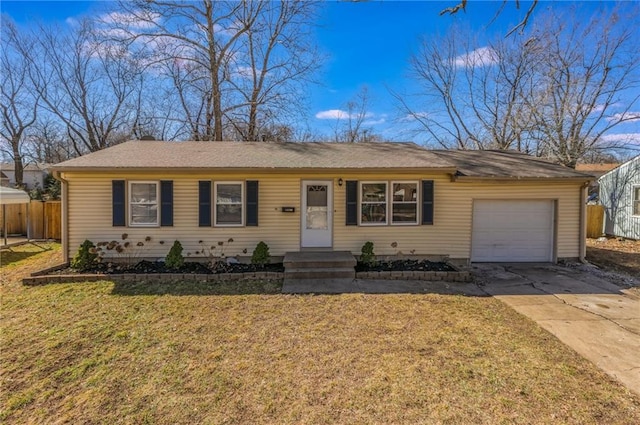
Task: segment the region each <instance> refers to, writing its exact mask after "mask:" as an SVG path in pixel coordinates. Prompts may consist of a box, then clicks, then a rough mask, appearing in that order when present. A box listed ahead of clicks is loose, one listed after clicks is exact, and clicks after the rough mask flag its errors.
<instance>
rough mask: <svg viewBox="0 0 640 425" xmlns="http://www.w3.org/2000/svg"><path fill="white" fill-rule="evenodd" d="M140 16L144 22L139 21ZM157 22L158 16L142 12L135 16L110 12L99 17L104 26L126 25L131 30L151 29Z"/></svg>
mask: <svg viewBox="0 0 640 425" xmlns="http://www.w3.org/2000/svg"><path fill="white" fill-rule="evenodd" d="M140 15H142V17H143V18H144V20H140V18H139V16H140ZM159 20H160V15H159V14H157V13H153V12H144V11H138V13H137V14H132V13H122V12H111V13H107V14H106V15H102V16H101V17H100V21H101V22H102V23H105V24H126V25H129V26H130V27H131V28H138V29H145V28H152V27H153V26H154V25H155V24H156V23H157V22H158V21H159Z"/></svg>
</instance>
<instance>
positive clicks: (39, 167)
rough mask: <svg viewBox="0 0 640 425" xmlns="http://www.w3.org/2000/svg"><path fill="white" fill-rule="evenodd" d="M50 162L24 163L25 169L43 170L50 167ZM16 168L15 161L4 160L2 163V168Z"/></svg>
mask: <svg viewBox="0 0 640 425" xmlns="http://www.w3.org/2000/svg"><path fill="white" fill-rule="evenodd" d="M49 167H50V166H49V164H43V163H36V164H34V163H29V164H25V165H24V171H43V170H48V169H49ZM15 168H16V164H15V162H3V163H1V164H0V170H5V171H14V170H15Z"/></svg>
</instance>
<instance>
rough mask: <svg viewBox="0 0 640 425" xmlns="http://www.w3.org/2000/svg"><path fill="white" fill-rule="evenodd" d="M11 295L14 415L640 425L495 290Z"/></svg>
mask: <svg viewBox="0 0 640 425" xmlns="http://www.w3.org/2000/svg"><path fill="white" fill-rule="evenodd" d="M42 255H50V254H42ZM32 260H37V258H36V257H31V258H29V259H27V260H24V261H27V262H28V261H32ZM23 266H24V264H23ZM185 288H186V286H185ZM254 289H255V288H254ZM2 292H3V293H2V308H1V316H0V321H1V323H3V331H2V347H3V349H2V352H1V356H2V359H1V360H2V362H1V364H2V370H1V379H2V388H3V391H2V396H1V397H2V419H3V420H4V421H5V422H6V423H10V424H11V423H21V424H22V423H38V424H41V423H109V424H112V423H127V424H129V423H154V424H192V423H212V424H213V423H216V424H245V423H252V424H274V423H295V424H299V423H305V424H325V423H363V424H366V423H372V424H373V423H394V424H400V423H408V424H409V423H410V424H420V423H452V424H454V423H455V424H457V423H490V424H495V423H526V424H531V423H581V424H582V423H607V424H616V423H618V424H628V423H639V422H640V399H639V398H638V397H637V396H634V395H633V394H631V393H630V392H629V391H627V390H625V389H624V388H623V387H622V386H620V385H619V384H617V383H616V382H613V381H612V380H611V379H609V378H608V377H607V376H606V375H604V373H602V372H600V371H599V370H597V369H596V368H595V366H593V365H591V364H590V363H588V362H587V361H585V360H583V359H581V358H579V356H577V355H576V354H575V353H574V352H573V351H571V350H569V349H568V348H566V347H565V346H564V345H562V344H561V343H559V342H558V341H557V340H556V339H555V338H554V337H552V336H551V335H549V334H548V333H547V332H545V331H543V330H541V329H540V328H538V327H537V326H536V325H535V324H534V323H533V322H531V321H529V320H527V319H525V318H523V317H522V316H520V315H518V314H517V313H515V312H514V311H513V310H511V309H509V308H508V307H506V306H504V305H503V304H502V303H500V302H498V301H496V300H494V299H492V298H472V297H463V296H445V295H360V294H352V295H338V296H290V295H261V294H250V295H193V294H192V292H193V291H187V290H186V289H185V292H184V295H181V293H182V292H181V291H179V290H177V289H176V288H165V290H163V289H162V288H161V287H159V286H156V287H155V289H153V290H149V289H145V287H144V286H142V285H139V284H137V285H135V286H131V287H129V288H128V290H125V288H123V287H122V286H120V287H118V286H116V285H114V284H113V283H112V282H98V283H86V284H55V285H48V286H42V287H23V286H21V285H20V284H19V283H17V282H16V281H12V282H8V283H5V285H3V287H2ZM253 292H255V290H254V291H253Z"/></svg>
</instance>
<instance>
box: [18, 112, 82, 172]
mask: <svg viewBox="0 0 640 425" xmlns="http://www.w3.org/2000/svg"><path fill="white" fill-rule="evenodd" d="M25 150H26V153H27V155H28V156H29V158H31V159H32V160H33V161H35V162H44V163H48V164H56V163H58V162H62V161H66V160H67V159H71V158H73V157H74V156H76V155H77V153H76V152H75V150H74V148H73V145H72V144H71V142H70V141H69V139H68V138H67V137H66V130H65V129H64V127H63V125H61V122H60V121H59V120H57V119H56V118H55V117H54V116H48V117H39V118H38V120H36V122H35V123H34V124H33V126H31V128H30V129H29V131H28V132H27V136H26V140H25Z"/></svg>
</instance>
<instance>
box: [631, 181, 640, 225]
mask: <svg viewBox="0 0 640 425" xmlns="http://www.w3.org/2000/svg"><path fill="white" fill-rule="evenodd" d="M638 189H640V185H639V184H636V185H633V186H631V216H632V217H640V214H634V210H635V206H636V202H640V197H638V199H635V195H636V191H637V190H638Z"/></svg>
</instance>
